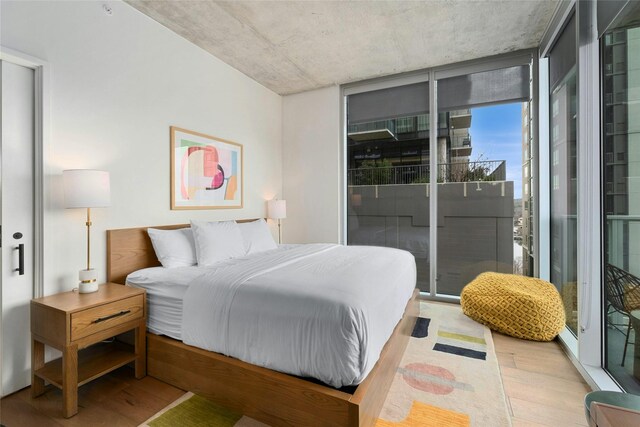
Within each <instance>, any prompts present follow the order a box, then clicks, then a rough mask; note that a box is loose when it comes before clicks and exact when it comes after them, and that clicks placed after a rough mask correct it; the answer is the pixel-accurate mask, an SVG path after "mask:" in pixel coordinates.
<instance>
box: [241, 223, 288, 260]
mask: <svg viewBox="0 0 640 427" xmlns="http://www.w3.org/2000/svg"><path fill="white" fill-rule="evenodd" d="M238 227H239V228H240V233H241V234H242V239H243V240H244V247H245V248H246V249H247V255H249V254H255V253H257V252H262V251H268V250H270V249H276V248H277V247H278V245H277V244H276V242H275V241H274V240H273V236H272V235H271V231H269V227H268V226H267V223H266V222H265V220H264V219H259V220H257V221H251V222H239V223H238Z"/></svg>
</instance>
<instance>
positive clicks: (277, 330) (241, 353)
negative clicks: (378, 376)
mask: <svg viewBox="0 0 640 427" xmlns="http://www.w3.org/2000/svg"><path fill="white" fill-rule="evenodd" d="M415 284H416V266H415V260H414V257H413V255H411V254H410V253H409V252H406V251H402V250H398V249H391V248H381V247H368V246H339V245H328V244H313V245H289V246H285V247H281V248H280V249H277V250H272V251H266V252H263V253H260V254H255V255H252V256H249V257H244V258H237V259H235V260H232V261H230V262H224V263H221V265H220V266H219V267H217V268H210V269H208V270H207V272H206V273H204V274H203V275H201V276H199V277H198V278H196V279H194V280H193V281H192V282H191V284H190V285H189V288H188V290H187V291H186V293H185V295H184V301H183V319H182V320H183V322H182V340H183V342H184V343H186V344H189V345H193V346H196V347H200V348H203V349H206V350H211V351H215V352H218V353H222V354H225V355H228V356H231V357H235V358H237V359H240V360H243V361H245V362H248V363H251V364H254V365H259V366H263V367H266V368H269V369H273V370H277V371H281V372H285V373H289V374H293V375H298V376H302V377H313V378H316V379H319V380H320V381H322V382H324V383H326V384H329V385H332V386H334V387H342V386H348V385H355V384H359V383H360V382H362V380H364V378H365V377H366V376H367V374H368V373H369V372H370V371H371V369H372V368H373V366H374V365H375V363H376V361H377V360H378V358H379V356H380V352H381V350H382V347H383V346H384V344H385V343H386V341H387V340H388V339H389V337H390V336H391V333H392V332H393V329H394V327H395V326H396V324H397V323H398V321H399V320H400V319H401V318H402V314H403V312H404V309H405V307H406V304H407V301H408V300H409V299H410V297H411V295H412V292H413V289H414V288H415Z"/></svg>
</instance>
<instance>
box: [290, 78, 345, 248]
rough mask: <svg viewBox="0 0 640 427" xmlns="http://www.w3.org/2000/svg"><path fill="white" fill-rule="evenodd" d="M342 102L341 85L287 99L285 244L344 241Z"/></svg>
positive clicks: (291, 96)
mask: <svg viewBox="0 0 640 427" xmlns="http://www.w3.org/2000/svg"><path fill="white" fill-rule="evenodd" d="M340 99H341V96H340V88H339V87H337V86H333V87H328V88H324V89H318V90H314V91H310V92H304V93H299V94H295V95H289V96H285V97H284V98H283V109H282V188H283V195H282V198H283V199H285V200H286V201H287V219H284V220H282V235H283V238H282V239H283V243H316V242H331V243H337V242H339V241H340V234H341V233H340V209H341V200H340V197H341V196H340V194H341V189H340V186H341V183H342V181H341V173H342V171H341V170H340V152H341V142H340V102H341V100H340Z"/></svg>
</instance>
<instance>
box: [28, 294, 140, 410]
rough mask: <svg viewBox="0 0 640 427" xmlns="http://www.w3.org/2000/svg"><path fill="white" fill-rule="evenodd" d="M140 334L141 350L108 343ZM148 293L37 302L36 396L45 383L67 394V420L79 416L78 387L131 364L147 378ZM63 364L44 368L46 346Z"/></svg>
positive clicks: (34, 322)
mask: <svg viewBox="0 0 640 427" xmlns="http://www.w3.org/2000/svg"><path fill="white" fill-rule="evenodd" d="M131 330H135V345H133V346H132V345H127V344H124V343H121V342H117V341H115V340H113V342H105V343H103V342H102V341H104V340H106V339H108V338H111V337H114V336H116V335H118V334H122V333H124V332H127V331H131ZM145 333H146V299H145V291H144V290H142V289H136V288H131V287H128V286H123V285H118V284H114V283H106V284H103V285H100V288H99V290H98V291H97V292H94V293H90V294H80V293H78V292H73V291H71V292H64V293H60V294H56V295H51V296H47V297H43V298H37V299H33V300H31V395H32V396H33V397H37V396H40V395H41V394H42V393H44V391H45V381H47V382H49V383H51V384H53V385H54V386H56V387H58V388H60V389H62V400H63V411H62V412H63V415H64V416H65V418H69V417H71V416H73V415H75V414H77V413H78V387H79V386H81V385H83V384H86V383H88V382H89V381H91V380H94V379H96V378H98V377H100V376H102V375H104V374H106V373H107V372H110V371H113V370H114V369H117V368H119V367H121V366H124V365H126V364H127V363H130V362H135V375H136V378H142V377H144V376H145V375H146V370H147V368H146V340H145ZM45 344H46V345H48V346H50V347H53V348H56V349H58V350H60V351H61V352H62V358H61V359H56V360H52V361H51V362H48V363H46V364H45V363H44V346H45Z"/></svg>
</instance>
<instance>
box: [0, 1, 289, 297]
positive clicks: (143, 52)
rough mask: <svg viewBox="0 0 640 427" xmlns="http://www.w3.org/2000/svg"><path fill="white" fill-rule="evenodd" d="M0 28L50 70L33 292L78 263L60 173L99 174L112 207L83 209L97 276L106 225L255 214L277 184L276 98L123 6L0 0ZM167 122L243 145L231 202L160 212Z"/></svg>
mask: <svg viewBox="0 0 640 427" xmlns="http://www.w3.org/2000/svg"><path fill="white" fill-rule="evenodd" d="M105 3H106V4H109V5H110V6H111V7H112V8H113V15H112V16H107V15H106V14H105V13H104V12H103V10H102V5H103V4H105ZM0 24H1V25H0V26H1V33H0V37H1V38H0V42H1V43H2V45H3V46H5V47H8V48H11V49H14V50H18V51H22V52H24V53H27V54H29V55H31V56H34V57H37V58H39V59H42V60H45V61H48V63H49V64H50V66H51V85H50V87H51V92H50V96H51V129H50V137H51V139H50V141H51V142H50V145H49V146H48V147H46V152H45V167H46V169H45V173H46V185H45V187H46V200H45V204H46V208H45V209H46V213H45V228H46V230H45V260H46V261H45V266H44V267H45V294H51V293H55V292H58V291H62V290H68V289H71V288H73V287H75V286H76V285H77V280H76V278H77V274H78V273H77V271H78V270H80V269H82V268H84V267H85V265H84V261H85V250H86V249H85V248H86V246H85V234H84V233H85V227H84V215H85V212H84V211H83V210H81V209H73V210H65V209H63V207H62V199H63V196H62V188H61V177H62V170H63V169H72V168H95V169H104V170H108V171H110V172H111V191H112V206H111V207H109V208H105V209H95V210H93V224H94V226H93V234H92V238H93V244H92V260H93V264H94V266H95V267H96V268H97V269H98V270H99V271H100V272H101V275H100V279H101V280H104V279H105V278H106V274H105V269H106V254H105V252H106V247H105V246H106V241H105V230H106V229H109V228H122V227H136V226H143V225H161V224H175V223H184V222H188V221H189V220H190V219H191V218H194V219H212V220H218V219H238V218H255V217H263V216H264V215H265V210H266V206H265V200H266V199H269V198H271V197H273V196H274V195H276V194H279V193H281V192H282V179H281V171H282V163H281V160H282V151H281V140H282V135H281V132H282V119H281V115H282V98H281V97H280V96H279V95H277V94H275V93H273V92H271V91H270V90H268V89H266V88H264V87H263V86H261V85H259V84H258V83H256V82H255V81H253V80H251V79H250V78H248V77H247V76H245V75H244V74H242V73H240V72H238V71H237V70H235V69H233V68H231V67H230V66H228V65H226V64H225V63H223V62H222V61H220V60H218V59H217V58H215V57H213V56H212V55H210V54H208V53H206V52H205V51H203V50H201V49H200V48H198V47H196V46H195V45H193V44H191V43H189V42H187V41H186V40H184V39H182V38H181V37H179V36H178V35H176V34H175V33H172V32H171V31H169V30H168V29H166V28H165V27H163V26H161V25H160V24H158V23H156V22H155V21H153V20H152V19H150V18H148V17H147V16H145V15H143V14H141V13H140V12H138V11H136V10H135V9H133V8H132V7H130V6H129V5H127V4H125V3H121V2H119V1H115V2H112V1H105V2H93V1H91V2H59V1H58V2H13V1H4V0H3V1H2V3H1V22H0ZM170 125H176V126H180V127H183V128H186V129H191V130H194V131H198V132H202V133H206V134H209V135H214V136H217V137H220V138H224V139H229V140H232V141H235V142H238V143H241V144H244V208H243V209H225V210H205V211H171V210H170V208H169V203H170V201H169V179H170V178H169V174H170V169H169V126H170ZM3 185H10V183H3ZM292 214H293V212H292Z"/></svg>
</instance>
